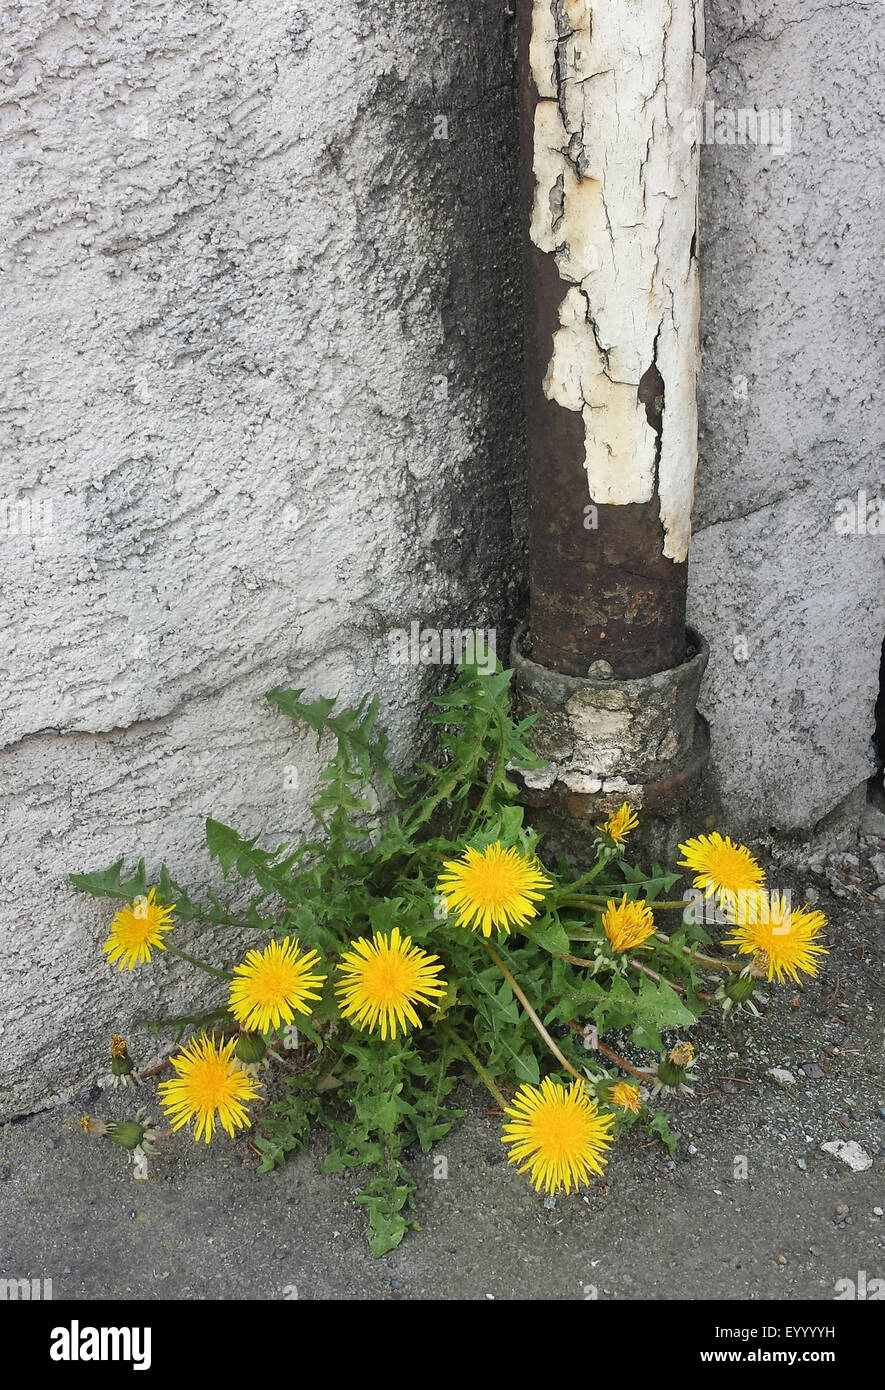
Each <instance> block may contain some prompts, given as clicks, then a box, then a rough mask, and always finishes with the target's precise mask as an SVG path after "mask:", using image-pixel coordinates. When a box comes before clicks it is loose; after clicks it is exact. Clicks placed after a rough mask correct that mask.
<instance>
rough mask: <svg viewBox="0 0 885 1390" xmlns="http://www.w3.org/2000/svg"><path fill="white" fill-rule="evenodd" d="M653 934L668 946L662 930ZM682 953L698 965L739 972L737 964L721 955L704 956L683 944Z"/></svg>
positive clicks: (666, 937)
mask: <svg viewBox="0 0 885 1390" xmlns="http://www.w3.org/2000/svg"><path fill="white" fill-rule="evenodd" d="M655 936H656V937H657V939H658V941H666V943H667V945H668V946H669V944H670V938H669V936H667V935H666V934H665V933H664V932H662V931H659V932H655ZM682 953H683V955H686V956H691V958H692V960H694V961H697V963H698V965H705V966H707V968H708V969H710V970H730V971H732V972H735V971H737V972H739V971H740V969H741V967H740V966H739V965H735V963H734V962H733V961H730V960H725V958H724V957H723V956H705V955H702V954H701V953H700V952H699V951H692V949H691V947H690V946H683V948H682Z"/></svg>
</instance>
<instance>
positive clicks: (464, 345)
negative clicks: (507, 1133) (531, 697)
mask: <svg viewBox="0 0 885 1390" xmlns="http://www.w3.org/2000/svg"><path fill="white" fill-rule="evenodd" d="M708 12H709V33H708V55H709V58H710V63H711V75H710V94H711V95H712V96H713V97H714V98H715V99H716V101H717V102H721V103H722V104H723V105H726V106H731V107H739V106H752V105H754V104H756V105H760V106H762V105H764V106H766V107H769V106H770V107H778V108H779V107H784V106H789V107H790V108H791V110H792V145H793V148H792V153H791V154H789V155H788V156H786V155H782V156H778V155H775V154H772V153H771V152H770V151H767V150H766V149H765V148H746V147H737V146H735V147H729V146H720V145H716V144H713V145H710V146H708V147H706V148H705V150H704V162H703V173H702V178H703V219H704V221H703V227H704V231H703V247H702V253H703V270H704V296H705V299H704V306H705V307H704V321H703V332H704V352H705V357H704V376H703V381H702V392H701V408H702V420H703V435H702V441H701V447H702V466H701V474H700V478H699V496H698V505H697V527H698V532H697V538H696V542H695V546H694V552H693V561H692V570H691V584H692V598H691V605H692V613H691V617H692V619H693V621H694V622H695V623H696V624H697V625H698V626H699V627H700V628H701V629H702V630H703V632H704V633H705V635H706V636H707V637H708V639H709V640H710V643H711V647H712V651H713V657H712V661H711V668H710V672H709V674H708V677H707V682H706V687H705V693H704V697H703V708H704V709H705V710H706V712H707V714H708V715H709V717H710V719H711V722H712V724H713V733H714V748H715V758H716V775H717V777H718V778H719V781H720V784H721V787H722V792H723V795H724V798H725V807H726V817H727V822H728V824H729V825H730V826H731V827H732V828H734V829H736V830H742V831H743V830H746V831H747V832H748V833H749V832H751V831H753V830H754V829H756V828H761V827H769V826H775V827H780V828H783V829H796V828H803V827H809V826H811V825H813V824H814V822H815V821H816V820H818V819H819V818H820V816H821V815H823V814H824V813H825V812H826V811H827V810H828V809H829V808H830V807H831V806H832V805H834V804H835V802H837V801H838V800H839V799H840V798H841V797H842V796H844V795H845V793H846V792H848V791H849V790H850V789H851V788H852V787H854V786H856V785H858V784H859V783H860V782H861V781H862V780H863V778H864V777H865V776H866V775H867V761H866V760H867V756H868V752H867V743H868V739H869V735H870V733H871V731H872V724H873V718H872V704H873V700H874V696H875V671H876V668H877V663H878V651H879V648H880V647H881V641H882V636H883V633H885V615H883V612H882V606H881V605H882V599H881V591H882V582H881V578H882V550H881V539H878V540H877V539H876V538H875V537H871V536H867V537H862V536H850V537H840V536H838V535H837V533H836V531H835V528H834V524H833V514H834V505H835V502H836V500H837V499H838V498H839V497H842V496H848V495H853V494H854V493H855V492H856V490H857V488H859V487H866V488H867V489H868V491H869V492H870V493H871V494H873V493H875V492H876V491H877V490H878V491H879V492H881V491H882V481H881V471H882V470H881V463H880V459H881V429H882V420H881V411H880V410H878V408H877V401H876V397H877V391H878V375H879V373H878V370H877V367H876V366H875V365H874V364H875V362H876V357H875V341H874V336H873V334H874V328H875V325H876V321H877V313H878V312H879V311H880V310H881V283H882V267H883V260H882V256H883V248H882V238H881V233H880V231H879V226H880V222H879V214H878V212H877V210H876V207H875V197H874V195H875V184H876V179H877V177H878V165H879V159H878V153H877V151H878V148H879V145H878V144H877V142H880V141H881V114H882V96H881V84H877V81H876V74H877V72H878V70H879V68H878V66H877V65H878V61H879V58H880V57H881V54H880V53H879V54H878V55H877V44H881V35H882V25H883V15H882V11H881V6H880V5H879V4H862V3H857V4H844V3H843V4H840V5H835V4H834V5H829V6H817V7H813V6H809V5H807V4H800V3H799V0H780V3H778V4H777V5H773V4H769V3H764V2H763V0H757V2H755V3H753V4H739V5H737V6H735V5H734V4H729V5H726V4H724V3H722V4H720V3H713V4H710V5H709V6H708ZM0 23H2V27H3V49H4V52H5V53H6V60H5V64H4V69H3V72H2V80H3V82H4V89H5V95H4V104H3V115H4V133H5V139H4V142H3V145H2V154H0V158H2V160H3V162H4V165H5V169H4V185H5V187H6V188H7V190H8V193H7V196H6V198H5V200H4V207H3V213H2V216H3V222H4V235H3V250H2V270H3V283H4V286H5V313H4V316H3V319H2V322H0V332H2V335H3V340H4V342H3V357H4V363H5V366H6V372H5V373H4V377H5V380H4V384H3V412H2V417H0V418H2V431H3V447H2V454H0V468H2V475H3V477H2V484H0V498H2V499H3V500H4V501H5V503H6V511H5V513H4V516H3V517H0V520H2V521H3V522H4V527H5V529H4V534H3V535H2V537H0V591H2V600H0V631H2V642H0V676H2V691H3V698H2V702H0V940H2V948H0V955H2V958H0V1027H2V1046H0V1058H2V1060H0V1114H11V1113H16V1112H17V1111H21V1110H24V1109H28V1108H33V1107H36V1106H39V1105H40V1104H43V1103H45V1102H46V1101H47V1100H48V1099H50V1098H51V1097H52V1095H53V1094H55V1093H58V1092H61V1091H63V1090H64V1089H65V1088H68V1087H70V1086H72V1085H75V1084H77V1083H78V1082H79V1081H81V1080H82V1078H83V1077H84V1076H91V1075H93V1074H94V1073H95V1072H96V1071H97V1070H98V1069H99V1066H100V1054H101V1050H102V1048H103V1046H104V1040H105V1037H106V1035H107V1034H108V1033H109V1032H110V1031H111V1029H112V1028H117V1029H118V1030H120V1031H123V1032H128V1031H129V1030H130V1028H131V1025H132V1020H133V1018H134V1017H135V1016H136V1015H138V1014H142V1013H148V1014H149V1013H151V1012H152V1011H153V1012H156V1011H158V1010H162V1011H163V1012H167V1013H168V1012H172V1011H175V1010H176V1009H177V1008H180V1007H184V1006H185V1005H187V1004H188V1003H191V1002H193V1001H194V1000H195V998H196V995H197V987H196V985H195V984H194V981H193V977H192V975H191V974H190V972H188V971H187V970H186V968H185V967H181V968H180V969H179V968H176V967H175V966H172V965H169V964H168V963H166V962H160V963H158V964H157V965H156V967H152V968H151V969H150V970H142V971H139V972H137V973H136V974H134V975H133V976H129V975H128V974H127V975H126V976H125V978H124V977H123V976H119V977H118V976H117V975H116V972H111V971H110V970H109V969H108V968H107V967H106V966H105V964H104V963H103V959H102V957H101V955H100V943H101V941H102V940H103V937H104V933H105V931H106V927H107V913H105V912H102V911H100V910H99V909H98V908H97V907H96V906H95V905H94V904H92V903H90V902H89V901H86V900H84V899H81V898H80V897H78V896H77V895H75V894H74V893H72V891H71V890H70V889H69V888H68V886H67V882H66V875H67V873H68V872H69V871H70V870H72V869H75V870H76V869H82V868H93V867H103V866H105V865H106V864H108V863H110V862H111V861H112V860H113V859H114V858H116V857H118V856H119V855H123V854H125V855H127V856H129V855H133V854H137V853H139V852H144V853H145V854H146V855H147V856H148V857H149V859H150V861H151V862H154V863H156V862H158V861H159V860H161V859H166V860H168V861H169V863H170V865H171V866H172V867H173V868H174V870H175V871H176V872H177V873H178V874H179V875H180V877H181V878H183V879H184V880H190V881H192V882H194V883H195V884H200V883H202V882H203V881H204V879H205V869H204V865H205V857H204V853H203V849H202V841H203V820H204V818H205V816H206V815H207V814H210V813H211V814H213V815H215V816H217V817H218V818H220V819H222V820H226V821H228V822H230V823H232V824H235V825H236V826H237V827H238V828H241V829H242V830H243V831H244V832H250V833H258V832H259V831H264V832H266V834H267V837H268V840H269V841H272V842H273V841H278V840H281V839H285V838H287V837H289V836H291V835H293V834H298V833H301V832H302V831H304V830H306V829H308V828H309V815H308V813H307V811H306V806H307V803H308V800H309V797H310V792H311V790H312V788H313V786H314V784H315V779H316V774H317V771H318V768H319V759H318V757H317V755H316V753H315V750H314V746H313V741H312V740H311V739H308V738H306V737H305V736H303V735H302V734H300V733H296V732H294V731H293V730H292V729H291V728H290V727H288V726H287V725H286V724H285V722H284V721H283V719H282V717H281V716H278V715H275V714H274V713H273V712H272V711H270V710H269V709H268V708H267V707H266V706H265V705H264V703H263V701H262V693H263V692H264V691H265V690H266V689H268V688H269V687H270V686H272V685H274V684H278V683H290V684H297V685H303V686H305V687H306V688H307V690H308V692H309V693H310V694H311V695H318V694H320V693H335V692H336V691H338V690H340V691H341V692H342V693H343V694H344V695H345V696H354V695H356V694H358V693H360V692H362V691H363V690H366V689H374V690H377V691H378V692H379V694H380V695H381V698H382V703H383V708H384V715H385V718H386V720H387V722H388V723H389V724H390V726H391V730H392V734H393V738H394V742H395V745H396V748H397V753H398V756H399V757H400V758H401V759H402V760H406V759H407V758H408V756H409V752H410V750H411V749H412V748H413V747H414V745H415V743H416V741H417V740H420V732H421V725H420V715H421V710H422V708H423V706H424V702H425V700H426V697H427V694H428V692H429V689H430V687H431V686H432V683H433V680H434V679H435V675H434V674H433V673H429V672H426V671H421V670H413V669H411V668H402V667H393V666H391V664H390V662H389V660H388V656H387V652H388V646H387V634H388V632H389V630H390V629H391V628H392V627H404V626H408V623H409V621H410V620H411V619H418V620H420V621H422V622H423V623H425V624H428V625H436V626H445V625H449V624H450V625H452V626H458V627H464V626H473V625H481V626H487V625H489V624H492V625H495V626H497V628H498V632H499V651H501V652H502V653H503V652H505V651H506V649H507V648H506V640H507V636H508V634H509V631H510V628H511V626H512V624H513V622H514V621H515V619H516V618H517V617H518V615H519V614H520V612H521V609H522V606H523V601H524V593H523V592H522V585H523V574H524V570H525V557H524V524H523V523H524V518H523V487H522V476H523V472H524V465H523V458H522V445H521V438H522V426H521V418H520V409H521V407H520V390H521V381H520V370H521V369H520V335H521V324H520V303H519V290H518V285H519V255H520V246H519V238H518V229H517V199H516V149H515V140H516V125H515V103H514V93H513V85H512V84H513V46H514V42H513V22H512V18H511V16H510V15H509V14H508V13H507V11H506V9H505V7H504V4H503V0H502V3H498V0H494V3H491V2H490V3H482V4H476V3H473V4H467V3H461V0H427V3H425V4H423V5H421V6H416V5H414V4H412V3H405V2H404V0H392V2H391V0H385V3H383V4H382V3H381V0H342V3H341V4H337V5H334V6H321V5H317V4H312V5H308V4H307V3H305V2H304V0H302V2H301V3H299V4H292V3H289V0H276V3H273V4H271V3H268V0H252V3H250V4H248V5H247V4H239V3H236V0H209V2H208V3H195V0H106V2H105V3H100V2H99V0H61V3H58V2H56V3H54V4H50V3H49V2H48V0H9V3H8V4H7V6H6V9H5V11H4V15H3V18H2V21H0ZM738 637H744V638H745V639H746V641H745V646H739V647H738V648H735V640H736V639H737V638H738ZM745 648H746V657H744V655H743V653H744V650H745ZM735 650H737V651H738V652H739V654H740V655H739V659H737V660H736V659H735V655H734V652H735Z"/></svg>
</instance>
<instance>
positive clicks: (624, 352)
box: [513, 0, 709, 852]
mask: <svg viewBox="0 0 885 1390" xmlns="http://www.w3.org/2000/svg"><path fill="white" fill-rule="evenodd" d="M518 29H519V83H520V123H521V132H520V134H521V150H522V166H523V179H522V189H523V222H524V229H525V267H526V294H525V304H526V327H525V365H526V386H525V392H526V420H527V430H528V448H529V507H530V531H529V543H530V584H531V611H530V620H529V626H528V631H527V632H526V633H524V634H521V635H519V636H518V637H517V640H516V643H515V645H514V653H513V659H514V664H515V666H516V669H517V689H518V692H519V695H520V699H521V704H522V706H523V708H524V709H525V710H526V711H527V712H529V713H533V714H535V715H537V716H538V721H537V725H536V729H535V746H536V748H537V751H538V752H539V753H541V754H543V755H544V756H545V757H548V758H549V759H550V766H549V767H548V768H547V769H545V770H544V771H542V772H540V773H537V774H534V775H532V774H530V775H529V776H528V777H527V778H526V787H525V792H526V799H527V800H528V801H529V803H530V804H533V805H535V806H536V807H537V808H539V809H547V810H552V811H554V812H555V813H556V815H557V816H558V817H559V819H560V820H562V819H563V817H564V818H565V820H571V821H573V822H575V821H576V822H579V823H580V822H585V823H586V822H587V821H588V820H589V821H595V820H598V819H599V818H600V817H601V816H603V815H604V814H606V813H607V811H608V810H610V809H615V808H616V806H617V805H619V804H620V803H621V802H622V801H624V800H626V801H628V802H630V803H631V804H632V805H633V806H634V807H636V808H637V809H639V810H643V811H644V812H646V815H645V816H644V817H643V820H644V821H646V823H647V840H648V839H649V837H650V841H654V843H651V842H650V843H649V847H650V848H653V849H655V850H660V851H661V852H664V851H665V850H666V849H667V848H668V847H669V846H670V845H671V843H672V841H673V839H674V838H675V836H676V835H678V833H680V830H681V828H682V827H681V825H680V824H679V823H678V822H679V815H680V809H681V808H683V807H684V806H685V805H686V803H687V802H688V801H689V800H690V798H691V796H692V794H693V793H694V791H695V789H696V788H697V786H698V784H699V781H700V777H701V773H702V771H703V767H704V764H705V762H706V758H707V755H708V748H709V737H708V731H707V728H706V725H705V723H704V721H703V720H702V719H701V718H700V716H698V715H697V713H696V700H697V692H698V687H699V684H700V680H701V676H702V675H703V671H704V667H705V666H706V662H707V656H708V651H707V647H706V644H705V643H704V641H703V639H701V638H700V637H699V636H698V635H697V634H695V633H687V631H686V623H685V599H686V570H687V560H688V548H689V538H690V532H691V506H692V499H693V494H694V478H695V468H696V463H697V408H696V399H695V385H696V378H697V370H698V313H699V287H698V265H697V249H698V243H697V193H698V159H699V149H698V139H697V134H698V130H699V123H698V114H697V113H699V111H700V107H701V102H702V100H703V92H704V59H703V0H642V3H641V4H640V3H637V0H518ZM649 822H653V824H649Z"/></svg>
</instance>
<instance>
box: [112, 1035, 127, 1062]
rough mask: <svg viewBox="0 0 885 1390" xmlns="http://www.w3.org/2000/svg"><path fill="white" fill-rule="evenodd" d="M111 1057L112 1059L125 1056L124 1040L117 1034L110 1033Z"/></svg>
mask: <svg viewBox="0 0 885 1390" xmlns="http://www.w3.org/2000/svg"><path fill="white" fill-rule="evenodd" d="M111 1056H112V1057H125V1056H126V1039H125V1038H121V1037H120V1034H119V1033H112V1034H111Z"/></svg>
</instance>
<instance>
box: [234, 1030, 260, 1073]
mask: <svg viewBox="0 0 885 1390" xmlns="http://www.w3.org/2000/svg"><path fill="white" fill-rule="evenodd" d="M266 1052H267V1043H266V1042H265V1041H264V1038H263V1037H262V1036H261V1034H260V1033H240V1035H239V1037H238V1038H237V1045H236V1047H235V1048H234V1056H235V1057H236V1058H237V1061H239V1062H245V1064H246V1065H247V1066H254V1065H255V1063H256V1062H260V1061H262V1060H263V1058H264V1054H265V1053H266Z"/></svg>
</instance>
